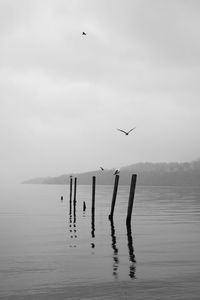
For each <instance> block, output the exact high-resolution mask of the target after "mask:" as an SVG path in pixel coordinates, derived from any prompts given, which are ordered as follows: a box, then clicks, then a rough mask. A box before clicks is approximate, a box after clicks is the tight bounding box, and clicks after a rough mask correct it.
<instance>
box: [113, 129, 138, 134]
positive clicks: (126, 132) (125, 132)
mask: <svg viewBox="0 0 200 300" xmlns="http://www.w3.org/2000/svg"><path fill="white" fill-rule="evenodd" d="M135 128H136V127H133V128H131V129H130V130H129V131H125V130H122V129H119V128H117V130H119V131H121V132H123V133H124V134H125V135H129V133H130V132H131V131H132V130H133V129H135Z"/></svg>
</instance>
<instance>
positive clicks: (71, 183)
mask: <svg viewBox="0 0 200 300" xmlns="http://www.w3.org/2000/svg"><path fill="white" fill-rule="evenodd" d="M72 185H73V178H72V176H70V195H69V200H70V201H72Z"/></svg>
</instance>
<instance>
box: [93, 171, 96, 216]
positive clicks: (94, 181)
mask: <svg viewBox="0 0 200 300" xmlns="http://www.w3.org/2000/svg"><path fill="white" fill-rule="evenodd" d="M95 187H96V177H95V176H93V177H92V215H94V212H95Z"/></svg>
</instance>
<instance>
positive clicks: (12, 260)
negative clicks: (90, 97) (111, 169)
mask: <svg viewBox="0 0 200 300" xmlns="http://www.w3.org/2000/svg"><path fill="white" fill-rule="evenodd" d="M112 191H113V187H112V186H97V190H96V203H95V218H92V217H91V186H78V189H77V203H76V207H73V205H72V207H71V209H70V204H69V186H64V185H19V186H12V187H9V188H5V187H4V188H1V192H0V296H1V297H4V296H8V295H15V294H16V295H17V294H20V293H25V292H26V291H29V292H30V291H32V292H34V291H36V290H42V289H45V288H48V287H51V288H52V287H56V288H58V287H64V286H65V287H66V286H72V285H87V284H95V283H104V282H113V281H115V282H116V281H141V282H142V281H146V280H167V279H169V278H170V279H171V278H174V280H176V278H180V276H183V275H186V276H199V266H200V255H199V250H200V188H192V187H137V188H136V194H135V201H134V206H133V216H132V226H131V230H128V232H127V228H126V224H125V223H126V222H125V221H126V212H127V203H128V194H129V187H128V186H127V187H126V186H119V191H118V197H117V201H116V208H115V213H114V222H113V223H111V222H110V221H109V220H108V215H109V212H110V206H111V199H112ZM61 195H62V196H63V201H61ZM83 201H85V202H86V207H87V208H86V211H85V212H83Z"/></svg>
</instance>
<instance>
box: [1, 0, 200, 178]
mask: <svg viewBox="0 0 200 300" xmlns="http://www.w3.org/2000/svg"><path fill="white" fill-rule="evenodd" d="M82 31H85V32H86V33H87V35H86V36H82V35H81V34H82ZM199 36H200V2H199V1H198V0H196V1H195V0H188V1H186V0H181V1H179V0H168V1H166V0H151V1H149V0H144V1H143V0H120V1H119V0H98V1H97V0H84V1H83V0H80V1H78V0H67V1H66V0H32V1H31V0H17V1H16V0H0V101H1V102H0V103H1V109H0V122H1V126H0V138H1V147H0V158H1V171H0V175H1V180H2V179H4V180H6V179H8V180H11V179H12V180H16V181H21V180H23V179H26V178H31V177H36V176H46V175H50V176H56V175H59V174H63V173H68V172H82V171H87V170H92V169H98V168H99V166H103V167H105V168H112V167H116V168H117V167H120V166H122V165H128V164H131V163H134V162H139V161H153V162H157V161H190V160H194V159H196V158H198V157H199V153H200V141H199V132H198V131H199V127H200V126H199V112H200V101H199V95H200V84H199V78H200V40H199ZM134 126H136V130H134V131H133V132H131V134H130V135H129V136H128V137H127V136H125V135H123V134H122V133H120V132H118V131H117V130H116V128H122V129H125V130H128V129H130V128H132V127H134Z"/></svg>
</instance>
